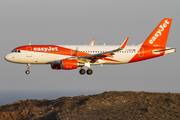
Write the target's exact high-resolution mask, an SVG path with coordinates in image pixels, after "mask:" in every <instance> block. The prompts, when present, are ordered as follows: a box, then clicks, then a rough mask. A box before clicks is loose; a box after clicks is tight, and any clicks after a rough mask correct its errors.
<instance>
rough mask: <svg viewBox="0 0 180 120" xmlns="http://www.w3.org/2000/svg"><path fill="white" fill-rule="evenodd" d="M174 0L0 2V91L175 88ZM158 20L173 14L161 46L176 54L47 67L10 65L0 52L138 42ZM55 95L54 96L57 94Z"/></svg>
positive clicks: (178, 27) (179, 6)
mask: <svg viewBox="0 0 180 120" xmlns="http://www.w3.org/2000/svg"><path fill="white" fill-rule="evenodd" d="M179 11H180V1H179V0H163V1H162V0H149V1H147V0H146V1H144V0H15V1H13V0H9V1H7V0H0V41H1V44H0V48H1V52H0V56H1V59H0V64H1V67H0V69H1V72H0V76H1V79H0V90H1V92H2V91H21V92H22V91H35V92H38V91H56V92H63V91H64V92H65V91H69V92H74V91H80V92H79V94H81V93H83V92H84V91H87V94H88V93H89V94H92V93H96V94H97V93H100V92H104V91H114V90H115V91H127V90H128V88H129V89H130V90H133V91H157V92H180V87H179V85H180V79H179V78H180V64H179V60H180V54H179V52H178V48H179V46H180V44H179V43H180V38H179V36H180V34H179V33H180V15H179ZM163 18H173V20H172V24H171V29H170V33H169V37H168V41H167V46H169V47H175V48H177V52H176V53H173V54H169V55H166V56H163V57H159V58H154V59H151V60H146V61H142V62H136V63H131V64H121V65H104V66H103V67H101V66H100V65H98V66H92V67H91V68H92V69H93V71H94V73H93V74H92V75H90V76H89V75H80V74H79V69H80V68H78V69H75V70H71V71H66V70H59V71H55V70H52V69H51V67H50V65H31V68H30V71H31V73H30V74H29V75H26V74H25V70H26V68H27V67H26V65H25V64H14V63H9V62H7V61H5V60H4V56H5V55H6V54H8V53H9V52H10V51H11V50H12V49H14V48H15V47H18V46H21V45H27V44H29V43H31V44H59V45H84V44H89V43H90V42H91V41H92V39H95V45H103V44H104V43H106V45H121V44H122V42H123V41H124V40H125V38H126V37H129V41H128V43H127V44H128V45H132V44H135V45H138V44H140V43H142V42H144V41H145V39H146V38H147V37H148V36H149V34H150V33H151V32H152V31H153V30H154V29H155V27H156V26H157V25H158V24H159V23H160V22H161V20H162V19H163ZM57 97H58V96H57Z"/></svg>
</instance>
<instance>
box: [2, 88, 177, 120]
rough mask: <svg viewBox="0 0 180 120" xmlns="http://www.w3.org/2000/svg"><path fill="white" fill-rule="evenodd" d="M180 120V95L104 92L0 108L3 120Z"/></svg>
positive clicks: (19, 103) (31, 101)
mask: <svg viewBox="0 0 180 120" xmlns="http://www.w3.org/2000/svg"><path fill="white" fill-rule="evenodd" d="M119 119H120V120H156V119H158V120H159V119H162V120H170V119H171V120H180V94H177V93H176V94H175V93H149V92H131V91H127V92H117V91H112V92H104V93H102V94H98V95H89V96H77V97H61V98H58V99H56V100H46V99H44V100H26V101H17V102H15V103H13V104H8V105H5V106H0V120H119Z"/></svg>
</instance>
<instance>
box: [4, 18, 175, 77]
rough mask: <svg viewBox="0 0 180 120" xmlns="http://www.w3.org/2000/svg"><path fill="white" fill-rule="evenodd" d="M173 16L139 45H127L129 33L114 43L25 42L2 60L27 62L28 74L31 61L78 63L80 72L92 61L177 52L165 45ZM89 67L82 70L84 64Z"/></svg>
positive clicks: (67, 66)
mask: <svg viewBox="0 0 180 120" xmlns="http://www.w3.org/2000/svg"><path fill="white" fill-rule="evenodd" d="M171 22H172V18H164V19H163V20H162V21H161V22H160V23H159V25H158V26H157V27H156V28H155V29H154V31H153V32H152V33H151V34H150V35H149V37H147V39H146V40H145V41H144V43H142V44H140V45H132V46H126V43H127V41H128V39H129V37H127V38H126V40H125V41H124V42H123V43H122V45H121V46H117V45H105V44H104V45H93V44H94V39H93V41H92V42H91V43H90V44H89V45H31V44H29V45H24V46H20V47H17V48H15V49H13V50H12V51H11V52H10V53H9V54H7V55H6V56H5V60H6V61H9V62H13V63H20V64H27V70H26V71H25V73H26V74H29V73H30V71H29V69H30V65H31V64H50V65H51V68H52V69H53V70H72V69H77V68H78V67H81V69H80V70H79V73H80V74H81V75H84V74H85V73H87V74H88V75H91V74H92V73H93V71H92V69H90V67H91V65H99V64H100V65H103V64H124V63H132V62H138V61H142V60H147V59H151V58H155V57H160V56H164V55H166V54H170V53H173V52H176V48H170V47H166V42H167V39H168V34H169V30H170V26H171ZM84 66H85V67H88V69H87V70H86V71H85V69H84V68H83V67H84Z"/></svg>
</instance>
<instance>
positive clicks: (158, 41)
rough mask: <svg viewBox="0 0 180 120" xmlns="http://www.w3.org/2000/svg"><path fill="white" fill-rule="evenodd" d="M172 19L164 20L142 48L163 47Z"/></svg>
mask: <svg viewBox="0 0 180 120" xmlns="http://www.w3.org/2000/svg"><path fill="white" fill-rule="evenodd" d="M171 21H172V18H164V19H163V20H162V21H161V23H160V24H159V25H158V26H157V27H156V28H155V29H154V31H153V32H152V33H151V34H150V35H149V37H148V38H147V39H146V41H145V42H144V43H143V44H142V46H149V47H165V46H166V42H167V39H168V34H169V30H170V26H171Z"/></svg>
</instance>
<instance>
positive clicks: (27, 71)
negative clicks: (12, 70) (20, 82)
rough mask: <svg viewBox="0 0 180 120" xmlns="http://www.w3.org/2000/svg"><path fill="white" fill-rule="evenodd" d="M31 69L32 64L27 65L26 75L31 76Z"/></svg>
mask: <svg viewBox="0 0 180 120" xmlns="http://www.w3.org/2000/svg"><path fill="white" fill-rule="evenodd" d="M29 69H30V64H29V63H28V64H27V70H26V71H25V73H26V74H29V73H30V71H29Z"/></svg>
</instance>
